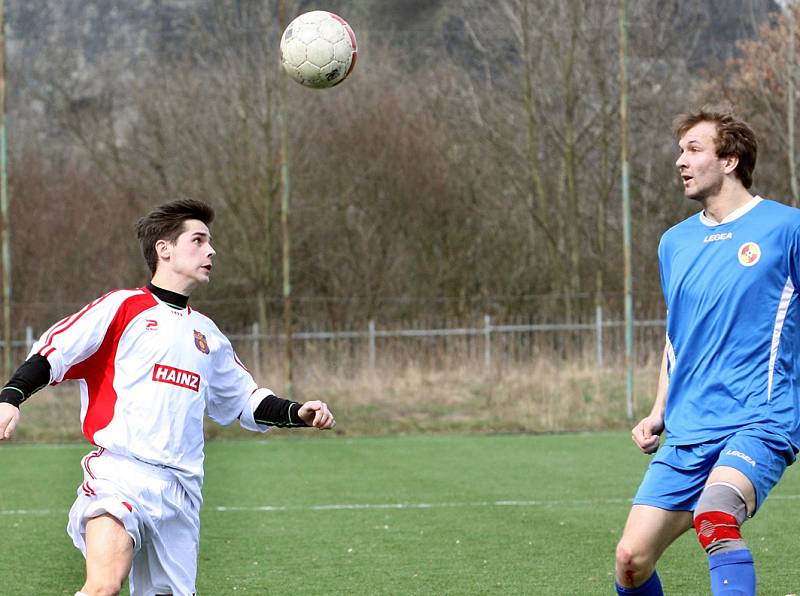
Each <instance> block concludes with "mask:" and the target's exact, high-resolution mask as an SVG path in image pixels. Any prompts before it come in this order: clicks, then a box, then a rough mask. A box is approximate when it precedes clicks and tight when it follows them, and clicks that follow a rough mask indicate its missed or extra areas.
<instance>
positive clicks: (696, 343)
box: [658, 198, 800, 450]
mask: <svg viewBox="0 0 800 596" xmlns="http://www.w3.org/2000/svg"><path fill="white" fill-rule="evenodd" d="M658 256H659V265H660V270H661V284H662V288H663V291H664V298H665V300H666V304H667V356H668V372H669V393H668V397H667V406H666V413H665V425H666V432H667V441H666V443H667V444H671V445H694V444H697V443H702V442H706V441H713V440H717V439H720V438H722V437H725V436H728V435H730V434H732V433H733V432H736V431H738V430H742V429H745V428H760V429H763V430H767V431H769V432H775V433H779V434H781V435H783V436H784V437H786V438H788V439H789V440H790V441H791V443H792V445H793V447H794V448H795V450H796V449H797V447H798V445H800V431H799V430H798V408H799V404H798V397H800V366H798V364H800V303H798V288H800V274H799V272H798V269H799V268H800V210H799V209H794V208H792V207H787V206H786V205H782V204H780V203H776V202H774V201H768V200H762V199H760V198H755V199H753V201H751V202H750V203H748V204H747V205H745V206H744V207H742V208H741V209H739V210H737V211H736V212H734V213H733V214H731V216H729V217H728V218H726V220H725V221H723V222H722V223H720V224H715V223H714V222H713V221H711V220H709V219H708V218H706V217H704V216H703V214H697V215H694V216H692V217H690V218H689V219H687V220H685V221H683V222H681V223H680V224H678V225H676V226H674V227H673V228H671V229H670V230H668V231H667V232H666V233H665V234H664V235H663V237H662V238H661V242H660V244H659V248H658Z"/></svg>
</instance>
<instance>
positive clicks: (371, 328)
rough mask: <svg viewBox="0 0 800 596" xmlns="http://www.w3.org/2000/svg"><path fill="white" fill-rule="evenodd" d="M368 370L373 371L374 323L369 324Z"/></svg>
mask: <svg viewBox="0 0 800 596" xmlns="http://www.w3.org/2000/svg"><path fill="white" fill-rule="evenodd" d="M369 369H370V370H375V321H374V320H371V319H370V322H369Z"/></svg>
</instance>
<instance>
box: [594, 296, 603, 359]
mask: <svg viewBox="0 0 800 596" xmlns="http://www.w3.org/2000/svg"><path fill="white" fill-rule="evenodd" d="M594 328H595V336H594V337H595V346H596V349H597V368H603V307H602V306H600V305H599V304H598V305H597V308H596V309H595V316H594Z"/></svg>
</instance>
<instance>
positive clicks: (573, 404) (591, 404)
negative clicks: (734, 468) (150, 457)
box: [18, 359, 658, 441]
mask: <svg viewBox="0 0 800 596" xmlns="http://www.w3.org/2000/svg"><path fill="white" fill-rule="evenodd" d="M440 364H441V363H440ZM301 372H302V374H298V375H297V381H296V382H295V392H294V397H295V399H298V400H299V401H304V400H309V399H322V400H325V401H327V402H328V403H329V404H330V405H331V407H332V408H333V410H334V412H335V413H336V417H337V421H338V426H337V432H338V433H340V434H347V435H354V436H355V435H381V434H396V433H427V432H470V431H480V432H568V431H591V430H609V429H625V428H628V427H629V426H630V421H629V420H627V417H626V403H625V401H626V398H625V376H624V373H623V371H621V370H619V369H597V368H595V367H593V366H591V365H586V364H580V363H579V364H574V363H573V364H570V363H564V362H560V361H555V360H552V359H539V360H537V361H536V362H534V363H529V364H527V365H524V366H523V365H521V364H504V365H503V366H502V367H495V369H494V370H492V371H491V372H485V371H484V370H483V367H482V364H481V363H480V362H466V363H465V362H464V361H463V360H462V361H461V362H460V363H459V364H452V363H451V364H450V365H448V366H444V367H443V366H423V365H420V364H418V363H417V364H415V363H413V362H409V363H406V364H404V365H402V366H400V365H395V366H386V365H381V366H379V367H378V368H377V369H376V370H369V368H368V367H363V368H358V369H356V370H353V371H344V370H341V367H337V368H336V369H334V370H331V367H329V366H326V365H324V364H323V365H316V366H307V367H305V368H304V369H303V370H302V371H301ZM657 375H658V370H657V368H656V367H655V366H645V367H642V368H640V369H639V370H638V371H637V372H636V388H635V404H636V417H639V416H640V415H643V414H644V413H645V412H646V411H647V410H648V409H649V407H650V404H651V402H652V399H653V395H654V392H655V385H656V380H657ZM265 384H266V385H267V386H271V387H272V388H273V389H274V390H276V392H277V393H278V394H284V395H285V393H286V392H285V387H283V386H282V384H280V383H277V384H276V383H273V384H272V385H270V383H269V382H265ZM22 411H23V421H22V424H21V426H20V428H19V432H18V437H19V439H21V440H31V441H64V440H73V439H80V438H81V434H80V428H79V422H78V419H79V412H80V405H79V398H78V390H77V386H76V385H74V384H72V383H65V384H63V385H59V386H57V387H52V388H48V389H46V390H44V391H42V392H41V393H39V394H37V395H35V396H33V397H32V398H31V399H30V400H29V401H28V402H26V404H24V405H23V409H22ZM283 432H286V431H279V434H280V433H283ZM241 433H242V431H240V430H238V427H236V428H228V429H222V428H220V427H217V426H216V425H214V424H208V425H207V434H208V435H209V437H235V436H238V437H241V436H242V434H241Z"/></svg>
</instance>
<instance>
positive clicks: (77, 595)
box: [75, 592, 89, 596]
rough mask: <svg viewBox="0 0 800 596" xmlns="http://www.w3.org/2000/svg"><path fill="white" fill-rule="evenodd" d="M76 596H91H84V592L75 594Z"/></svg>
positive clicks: (85, 595)
mask: <svg viewBox="0 0 800 596" xmlns="http://www.w3.org/2000/svg"><path fill="white" fill-rule="evenodd" d="M75 596H89V595H88V594H84V593H83V592H75Z"/></svg>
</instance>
